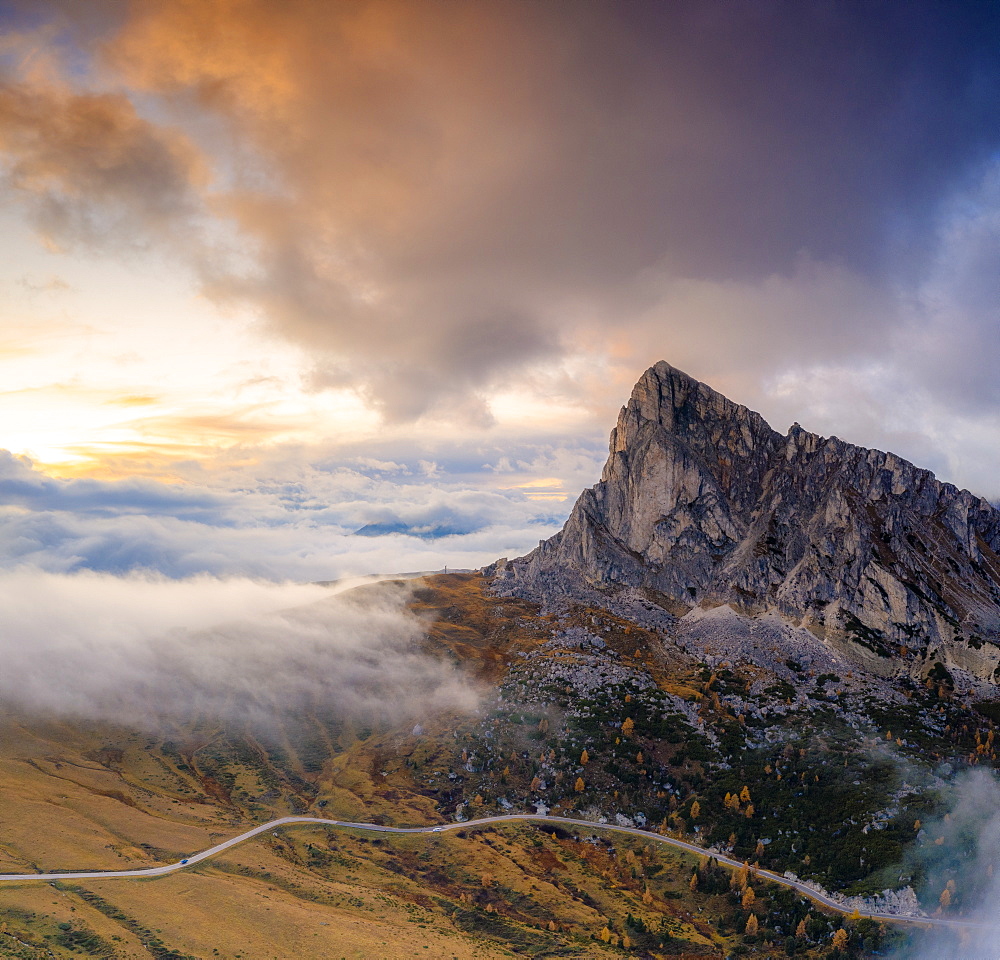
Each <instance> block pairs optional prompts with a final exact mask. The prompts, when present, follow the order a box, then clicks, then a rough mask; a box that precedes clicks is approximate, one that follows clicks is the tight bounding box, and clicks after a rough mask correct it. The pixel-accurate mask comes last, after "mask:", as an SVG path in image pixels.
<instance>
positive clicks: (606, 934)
mask: <svg viewBox="0 0 1000 960" xmlns="http://www.w3.org/2000/svg"><path fill="white" fill-rule="evenodd" d="M601 939H602V940H603V941H604V942H605V943H610V942H611V931H610V930H609V929H608V928H607V927H605V928H604V929H603V930H602V931H601Z"/></svg>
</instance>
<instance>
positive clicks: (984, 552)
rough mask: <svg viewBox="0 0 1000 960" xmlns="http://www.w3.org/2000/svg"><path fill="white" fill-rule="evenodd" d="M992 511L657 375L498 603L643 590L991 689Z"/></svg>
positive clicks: (885, 456) (634, 398) (996, 644)
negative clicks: (802, 629) (958, 675)
mask: <svg viewBox="0 0 1000 960" xmlns="http://www.w3.org/2000/svg"><path fill="white" fill-rule="evenodd" d="M998 552H1000V513H998V511H997V510H995V509H994V508H993V507H992V506H991V505H990V504H989V503H988V502H987V501H986V500H983V499H982V498H980V497H977V496H975V495H973V494H972V493H969V492H968V491H967V490H959V489H957V488H956V487H954V486H953V485H951V484H947V483H941V482H939V481H938V480H937V479H936V478H935V477H934V475H933V474H932V473H931V472H930V471H928V470H923V469H920V468H919V467H916V466H914V465H913V464H911V463H909V462H907V461H906V460H903V459H902V458H900V457H897V456H895V455H894V454H891V453H883V452H881V451H878V450H869V449H866V448H864V447H858V446H854V445H853V444H849V443H845V442H844V441H842V440H840V439H838V438H837V437H820V436H818V435H816V434H813V433H809V432H808V431H806V430H804V429H802V427H801V426H799V425H798V424H797V423H795V424H793V425H792V426H791V427H790V428H789V431H788V433H787V435H784V436H782V435H781V434H780V433H778V432H777V431H775V430H773V429H772V428H771V427H770V426H769V425H768V424H767V423H766V422H765V421H764V419H763V418H762V417H761V416H760V414H758V413H755V412H754V411H752V410H750V409H748V408H747V407H745V406H742V405H740V404H737V403H734V402H732V401H731V400H729V399H727V398H726V397H724V396H723V395H722V394H720V393H718V392H717V391H715V390H713V389H712V388H711V387H709V386H707V385H705V384H703V383H700V382H699V381H697V380H695V379H694V378H692V377H690V376H688V375H687V374H685V373H683V372H682V371H680V370H677V369H676V368H675V367H672V366H671V365H670V364H668V363H665V362H662V361H661V362H660V363H657V364H655V365H654V366H652V367H650V368H649V369H648V370H647V371H646V372H645V373H644V374H643V375H642V377H640V379H639V381H638V383H637V384H636V385H635V388H634V389H633V391H632V395H631V397H630V398H629V401H628V403H627V404H626V405H625V406H624V407H623V408H622V410H621V413H620V414H619V416H618V423H617V424H616V426H615V428H614V429H613V430H612V431H611V440H610V454H609V457H608V461H607V463H606V464H605V467H604V471H603V473H602V475H601V480H600V482H599V483H598V484H596V485H595V486H594V487H591V488H590V489H588V490H585V491H584V492H583V493H582V494H581V496H580V498H579V500H578V501H577V503H576V505H575V506H574V508H573V511H572V513H571V515H570V517H569V519H568V520H567V522H566V525H565V526H564V527H563V529H562V531H561V532H560V533H558V534H556V535H555V536H554V537H552V538H551V539H549V540H547V541H544V542H542V543H541V544H539V546H538V548H537V549H536V550H534V551H532V552H531V553H530V554H528V556H526V557H522V558H520V559H518V560H514V561H511V562H508V561H498V563H497V564H494V566H493V567H492V568H490V569H489V571H488V572H489V573H490V574H492V575H493V577H494V586H495V589H498V590H500V591H505V592H514V593H520V594H523V595H533V596H536V597H537V596H549V597H550V596H552V595H559V594H564V595H569V596H574V595H581V594H583V593H590V594H592V593H593V592H594V591H598V592H602V593H607V592H612V593H613V592H616V591H621V590H628V589H631V590H635V589H637V588H638V589H642V590H646V591H652V592H653V593H654V594H655V595H656V596H657V597H658V598H659V599H660V600H661V602H664V603H665V604H666V605H667V606H668V607H670V608H671V609H673V610H674V611H675V612H677V613H678V614H681V613H683V612H685V611H686V610H687V609H690V608H692V607H695V606H701V607H714V606H718V605H721V604H724V603H728V604H731V605H732V606H734V607H735V608H737V609H740V610H742V611H744V612H747V613H751V614H752V613H758V612H763V611H777V612H779V613H780V614H782V615H783V616H784V617H786V618H790V619H793V620H794V621H795V622H797V623H800V624H802V625H804V626H807V627H809V628H810V629H812V630H813V631H814V632H816V633H818V634H819V635H821V636H823V637H824V638H826V639H827V640H828V641H829V642H831V643H834V644H835V645H837V646H839V647H843V648H844V649H847V650H849V652H851V653H852V655H854V656H855V657H856V658H861V659H864V660H865V661H866V663H867V664H868V666H869V667H871V668H873V669H876V670H878V671H879V672H884V673H892V672H910V673H919V672H921V671H922V670H925V669H927V668H928V667H929V665H932V664H934V663H937V662H940V663H941V664H942V665H943V666H946V667H947V666H957V667H960V668H961V669H964V670H967V671H969V672H971V673H974V674H976V675H977V676H979V677H981V678H992V679H995V677H994V674H995V671H996V670H997V666H998V663H1000V557H998Z"/></svg>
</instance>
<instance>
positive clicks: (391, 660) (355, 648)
mask: <svg viewBox="0 0 1000 960" xmlns="http://www.w3.org/2000/svg"><path fill="white" fill-rule="evenodd" d="M356 583H357V582H356V581H354V582H345V583H344V584H341V585H339V586H338V587H333V588H328V587H321V586H316V585H297V584H289V583H268V582H259V581H253V580H247V579H216V578H213V577H207V576H206V577H197V578H192V579H187V580H167V579H164V578H160V577H156V576H150V575H132V576H128V577H115V576H112V575H109V574H98V573H93V572H83V573H79V574H73V575H65V574H53V573H46V572H41V571H37V570H27V569H21V570H15V571H9V572H5V573H3V574H2V575H0V624H2V627H0V660H2V662H3V664H4V669H3V670H2V671H0V702H2V703H3V704H5V705H9V706H12V707H14V708H15V709H19V710H28V711H41V712H51V713H55V714H58V715H62V716H67V717H77V718H82V719H88V720H100V721H106V722H120V723H125V724H128V725H130V726H136V727H139V728H142V729H149V730H153V729H157V728H159V727H160V726H161V725H162V724H163V723H165V722H180V723H184V722H191V721H194V720H197V719H205V720H210V721H223V722H237V723H250V724H254V725H260V724H266V723H267V722H268V721H269V720H271V719H273V718H276V717H279V716H280V717H288V716H292V715H301V714H302V713H304V712H309V711H322V712H323V713H325V714H327V715H329V714H334V715H338V716H343V717H351V716H364V717H365V718H370V719H376V720H384V721H386V722H391V721H398V720H400V719H403V718H406V717H409V716H422V715H424V714H426V713H428V712H431V711H437V710H441V709H458V710H465V709H469V708H471V707H472V706H474V704H475V702H476V695H475V693H474V691H473V690H472V688H471V686H470V685H469V684H468V683H467V681H465V680H464V679H463V678H462V677H461V676H460V675H459V674H458V673H457V672H456V671H455V670H454V669H453V668H452V667H451V665H450V664H443V663H441V662H439V661H437V660H435V659H433V658H432V657H429V656H427V655H426V654H424V653H422V652H421V651H420V650H419V648H418V642H419V639H420V637H421V633H422V623H421V621H420V620H419V618H417V617H416V616H414V615H413V614H412V613H410V612H409V611H408V610H407V609H406V606H405V604H406V600H407V598H408V597H409V596H410V588H409V587H408V586H407V585H406V584H399V583H390V584H382V585H380V586H379V587H378V588H370V589H368V590H365V591H359V592H349V591H348V589H347V588H349V587H350V586H352V585H356Z"/></svg>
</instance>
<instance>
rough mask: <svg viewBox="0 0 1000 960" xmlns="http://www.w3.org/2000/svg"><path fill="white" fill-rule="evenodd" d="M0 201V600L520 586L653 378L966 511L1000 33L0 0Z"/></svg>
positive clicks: (715, 2) (676, 18)
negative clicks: (740, 407)
mask: <svg viewBox="0 0 1000 960" xmlns="http://www.w3.org/2000/svg"><path fill="white" fill-rule="evenodd" d="M0 178H2V188H0V384H2V387H0V451H3V452H0V568H7V569H10V570H19V569H24V570H35V571H42V572H45V573H46V574H51V575H55V576H74V575H79V574H81V573H82V572H86V571H92V572H95V573H99V574H102V575H108V576H118V577H129V576H132V577H134V576H158V577H161V578H166V579H168V580H170V579H185V578H197V577H200V576H205V575H209V576H214V577H218V578H251V579H255V580H267V581H294V582H307V581H311V580H328V579H335V578H338V577H343V576H350V575H355V574H366V573H375V572H378V573H388V572H396V571H410V570H426V569H440V568H441V567H443V566H445V565H449V566H451V567H472V566H478V565H481V564H484V563H488V562H490V561H491V560H493V559H495V558H497V557H499V556H516V555H519V554H522V553H524V552H526V551H527V550H529V549H531V548H532V547H533V546H534V545H535V544H536V543H537V541H538V540H539V539H542V538H544V537H547V536H549V535H551V534H552V533H554V532H555V531H556V530H557V529H558V528H559V526H560V525H561V523H562V521H563V520H564V519H565V517H566V515H567V514H568V512H569V509H570V508H571V506H572V503H573V501H574V499H575V497H576V495H577V494H578V492H579V491H580V490H581V489H582V488H583V487H585V486H588V485H590V484H592V483H594V482H595V481H596V480H597V479H598V477H599V474H600V468H601V465H602V463H603V460H604V457H605V455H606V449H607V435H608V432H609V431H610V429H611V427H612V425H613V423H614V420H615V417H616V416H617V411H618V409H619V407H620V406H621V404H622V403H624V402H625V400H626V399H627V397H628V394H629V392H630V390H631V387H632V385H633V383H634V382H635V381H636V380H637V379H638V377H639V376H640V374H641V373H642V372H643V370H645V369H646V368H647V367H649V366H650V365H652V364H653V363H655V362H656V361H658V360H661V359H663V360H667V361H669V362H670V363H672V364H673V365H674V366H676V367H679V368H681V369H683V370H685V371H686V372H688V373H689V374H691V375H692V376H694V377H696V378H698V379H699V380H702V381H704V382H706V383H709V384H710V385H712V386H713V387H715V388H716V389H718V390H720V391H721V392H723V393H725V394H726V395H727V396H729V397H730V398H732V399H734V400H736V401H738V402H740V403H744V404H746V405H747V406H750V407H751V408H753V409H755V410H758V411H759V412H761V413H762V414H763V415H764V416H765V418H766V419H767V420H768V421H769V422H770V423H771V424H772V426H774V427H775V428H776V429H778V430H782V431H784V430H785V429H787V427H788V426H789V424H791V423H792V422H793V421H798V422H800V423H801V424H802V425H803V426H804V427H805V428H806V429H808V430H812V431H814V432H817V433H821V434H824V435H831V434H836V435H837V436H840V437H843V438H844V439H846V440H850V441H852V442H855V443H860V444H864V445H868V446H875V447H878V448H880V449H890V450H892V451H893V452H895V453H897V454H900V455H901V456H904V457H906V458H907V459H910V460H912V461H914V462H916V463H918V464H920V465H922V466H926V467H929V468H931V469H933V470H934V471H935V472H936V473H937V474H938V475H939V476H940V477H941V478H942V479H945V480H948V481H951V482H954V483H956V484H957V485H959V486H963V487H968V488H969V489H971V490H973V491H974V492H975V493H977V494H980V495H983V496H987V497H989V498H991V499H993V500H997V499H1000V377H998V376H997V373H996V371H997V369H998V365H1000V7H998V6H997V5H995V4H988V3H980V2H970V3H962V2H957V0H955V2H949V3H944V2H936V3H932V2H923V0H911V2H907V3H905V4H904V3H899V2H878V0H871V2H867V3H848V2H835V0H827V2H822V3H813V2H808V0H794V2H792V0H786V2H771V0H755V2H740V0H725V2H722V0H698V2H693V0H692V2H687V0H676V2H670V3H660V2H644V0H633V2H628V3H623V2H602V0H590V2H588V3H579V2H575V0H574V2H561V0H546V2H540V0H539V2H524V0H516V2H505V0H492V2H490V3H461V2H457V0H446V2H434V0H419V2H417V0H407V2H389V0H385V2H383V0H376V2H366V0H350V2H348V0H340V2H337V0H332V2H331V0H282V2H280V3H279V2H274V0H213V2H211V3H205V2H202V0H88V2H87V3H78V2H74V0H65V2H48V0H23V2H16V0H15V2H11V0H0ZM358 531H360V533H359V532H358ZM46 582H49V581H46ZM53 589H55V588H53ZM60 589H61V588H60Z"/></svg>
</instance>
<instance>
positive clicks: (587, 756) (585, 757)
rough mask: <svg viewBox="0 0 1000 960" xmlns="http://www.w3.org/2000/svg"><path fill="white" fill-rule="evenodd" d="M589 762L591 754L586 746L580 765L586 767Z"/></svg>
mask: <svg viewBox="0 0 1000 960" xmlns="http://www.w3.org/2000/svg"><path fill="white" fill-rule="evenodd" d="M588 763H590V754H589V753H587V750H586V748H584V751H583V753H581V754H580V766H582V767H585V766H586V765H587V764H588Z"/></svg>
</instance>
